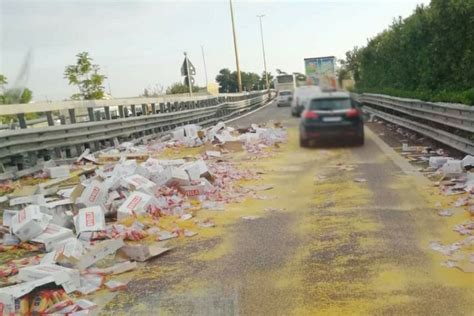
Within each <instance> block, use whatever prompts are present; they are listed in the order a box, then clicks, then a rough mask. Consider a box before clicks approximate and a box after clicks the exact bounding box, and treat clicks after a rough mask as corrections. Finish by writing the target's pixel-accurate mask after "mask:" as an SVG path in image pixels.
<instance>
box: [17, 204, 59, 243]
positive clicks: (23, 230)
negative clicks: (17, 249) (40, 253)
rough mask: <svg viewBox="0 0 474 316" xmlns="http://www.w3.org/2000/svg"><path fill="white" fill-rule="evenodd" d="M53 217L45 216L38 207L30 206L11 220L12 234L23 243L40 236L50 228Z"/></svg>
mask: <svg viewBox="0 0 474 316" xmlns="http://www.w3.org/2000/svg"><path fill="white" fill-rule="evenodd" d="M50 220H51V217H50V216H48V215H46V214H43V213H42V212H41V210H40V207H39V206H38V205H29V206H27V207H26V208H24V209H23V210H21V211H19V212H18V213H17V214H16V215H15V216H13V218H12V220H11V231H12V233H13V234H14V235H15V236H17V237H18V238H20V239H21V240H22V241H28V240H31V239H33V238H35V237H37V236H39V235H40V234H41V233H42V232H43V231H44V230H45V229H46V227H47V226H48V224H49V221H50Z"/></svg>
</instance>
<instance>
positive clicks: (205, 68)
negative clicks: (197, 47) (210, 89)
mask: <svg viewBox="0 0 474 316" xmlns="http://www.w3.org/2000/svg"><path fill="white" fill-rule="evenodd" d="M201 52H202V61H203V62H204V75H205V76H206V90H207V85H208V81H207V67H206V57H205V55H204V45H201Z"/></svg>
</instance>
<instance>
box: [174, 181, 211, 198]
mask: <svg viewBox="0 0 474 316" xmlns="http://www.w3.org/2000/svg"><path fill="white" fill-rule="evenodd" d="M179 190H180V191H181V192H182V193H183V194H184V195H186V196H187V197H189V198H197V197H198V196H200V195H203V194H204V193H205V192H206V185H204V184H202V183H200V184H197V185H184V186H181V187H180V188H179Z"/></svg>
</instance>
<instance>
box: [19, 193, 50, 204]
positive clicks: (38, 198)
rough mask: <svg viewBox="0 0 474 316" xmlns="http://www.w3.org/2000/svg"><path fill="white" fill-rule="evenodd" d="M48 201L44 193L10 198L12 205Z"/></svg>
mask: <svg viewBox="0 0 474 316" xmlns="http://www.w3.org/2000/svg"><path fill="white" fill-rule="evenodd" d="M44 203H46V201H45V199H44V196H43V195H42V194H36V195H30V196H22V197H18V198H15V199H11V200H10V206H14V205H20V204H38V205H41V204H44Z"/></svg>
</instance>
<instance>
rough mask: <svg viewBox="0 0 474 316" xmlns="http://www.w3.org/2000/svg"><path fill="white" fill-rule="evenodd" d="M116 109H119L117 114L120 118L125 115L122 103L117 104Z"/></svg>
mask: <svg viewBox="0 0 474 316" xmlns="http://www.w3.org/2000/svg"><path fill="white" fill-rule="evenodd" d="M118 109H119V116H120V118H124V117H125V113H124V111H123V105H119V106H118Z"/></svg>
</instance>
